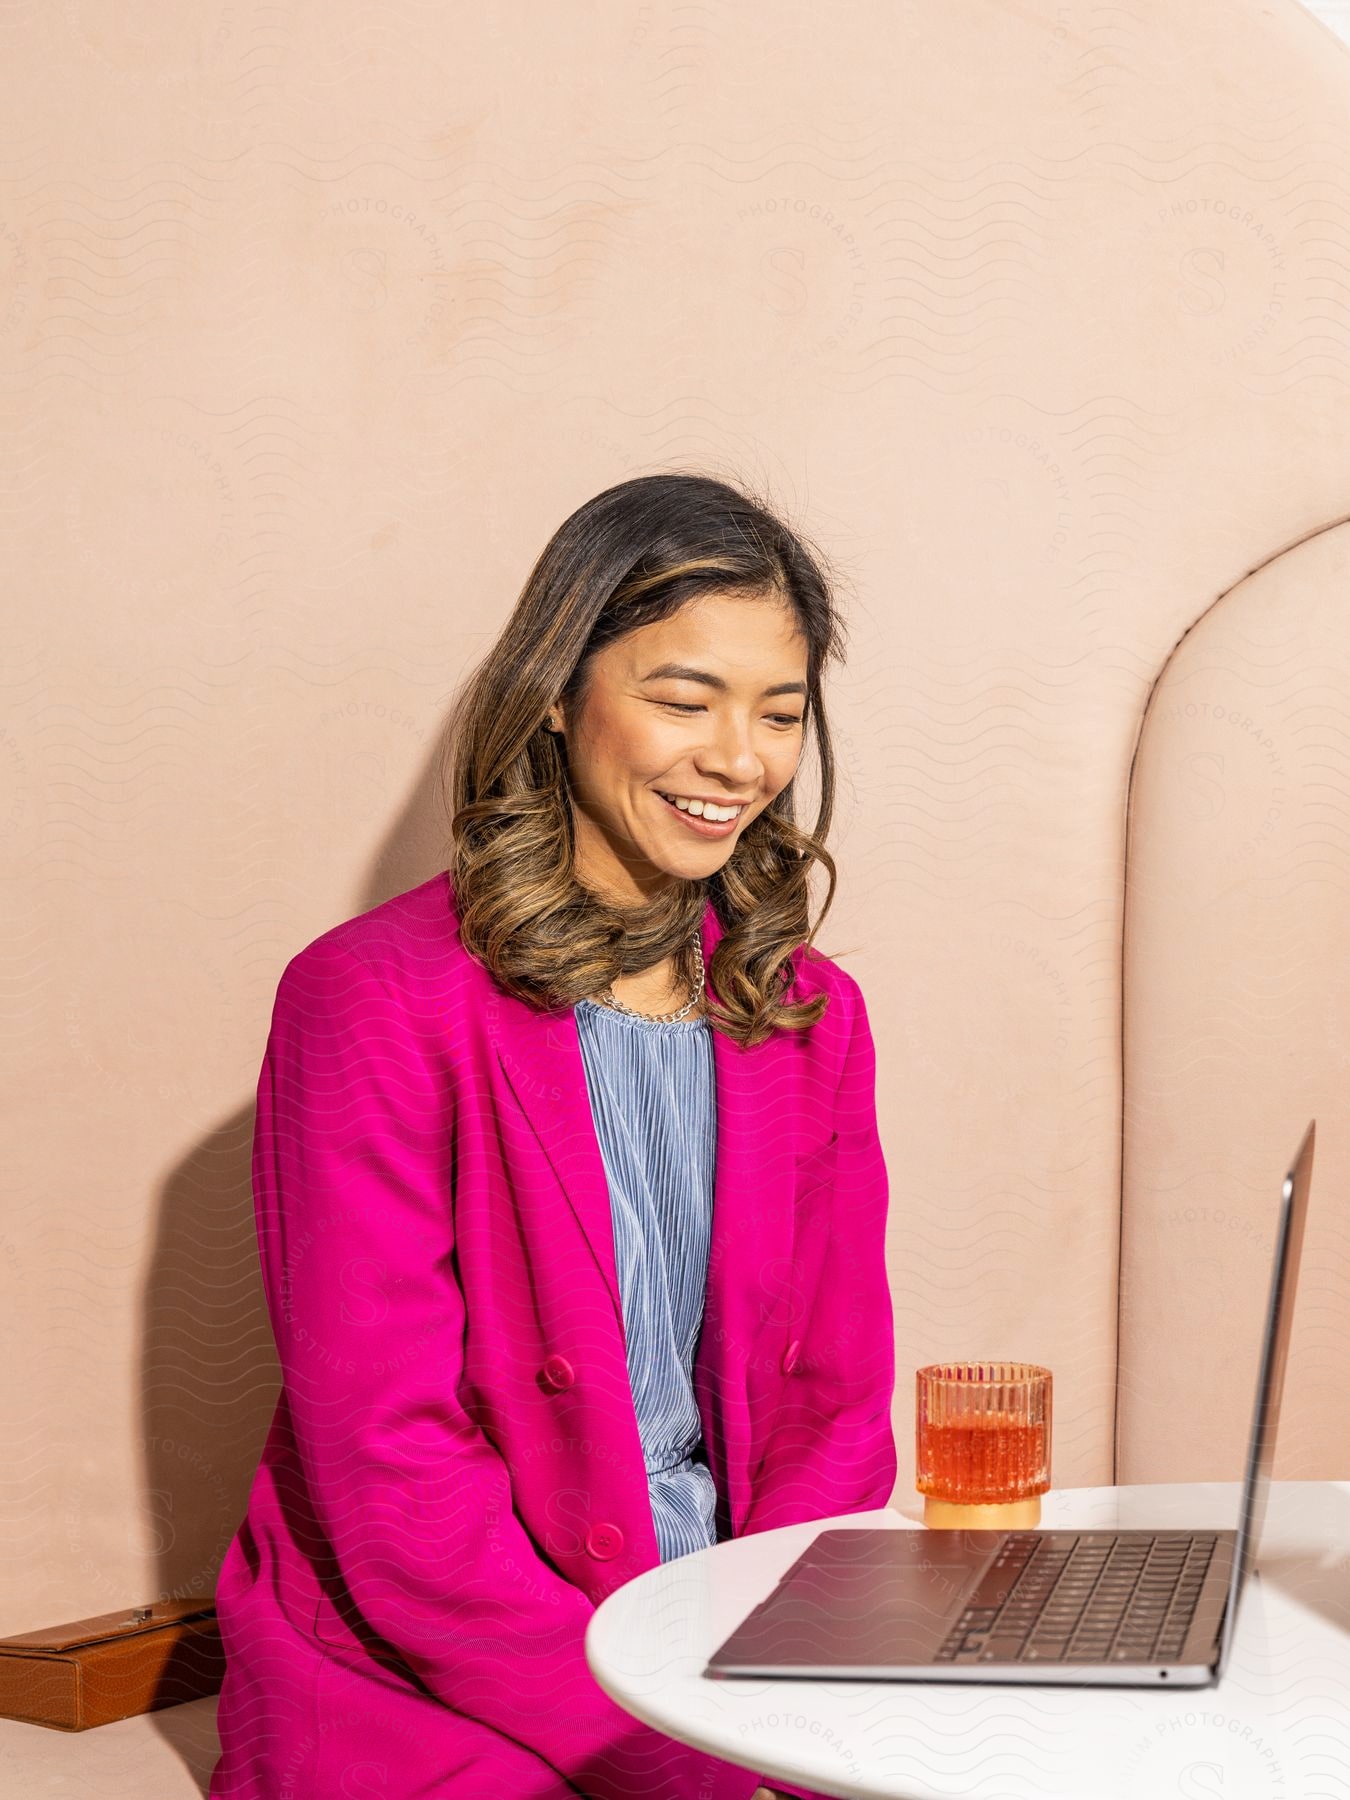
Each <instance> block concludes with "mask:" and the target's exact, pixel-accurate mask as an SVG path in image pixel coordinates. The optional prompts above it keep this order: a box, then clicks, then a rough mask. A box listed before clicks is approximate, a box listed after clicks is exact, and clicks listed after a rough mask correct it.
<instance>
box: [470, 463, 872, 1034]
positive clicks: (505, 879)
mask: <svg viewBox="0 0 1350 1800" xmlns="http://www.w3.org/2000/svg"><path fill="white" fill-rule="evenodd" d="M827 566H828V565H827V563H826V561H825V558H824V556H823V555H822V553H821V552H820V551H819V550H818V549H816V548H815V547H814V546H808V543H807V541H806V540H805V539H804V538H803V537H802V535H801V534H800V533H799V532H797V531H795V530H793V529H791V528H789V526H788V525H787V524H786V523H784V521H783V520H782V519H781V518H779V517H778V516H777V515H776V514H775V513H774V512H773V511H772V510H771V509H770V507H769V506H768V505H767V504H765V503H764V502H763V501H761V500H759V499H757V498H756V497H754V496H753V495H752V494H750V493H749V492H747V491H742V490H741V489H739V488H737V487H735V486H732V485H731V484H730V483H728V482H726V481H721V480H717V479H715V478H713V477H711V476H707V475H701V474H682V473H665V474H656V475H643V476H639V477H636V478H635V479H633V480H631V481H624V482H620V483H619V484H618V485H617V486H615V487H610V488H606V489H605V491H604V492H603V493H600V494H597V495H596V496H595V498H594V499H592V500H588V501H586V503H585V504H584V505H582V506H580V507H578V508H577V510H576V511H575V512H574V513H572V515H571V516H570V517H569V518H568V519H566V520H565V521H564V522H563V524H562V525H560V526H559V528H558V530H557V531H556V532H555V533H554V534H553V536H552V538H550V540H549V542H548V543H547V544H546V545H545V547H544V549H543V551H542V552H541V554H540V556H539V558H538V560H537V561H536V562H535V565H534V567H533V568H532V569H531V571H530V573H529V576H528V578H527V579H526V582H525V585H524V588H523V589H522V590H521V593H520V596H519V598H518V599H517V601H516V604H515V607H514V610H513V611H512V613H511V616H510V618H509V619H508V620H507V622H506V625H505V627H504V628H503V630H502V632H501V634H500V635H499V637H498V638H497V640H496V642H495V644H494V645H493V646H492V648H491V649H490V650H489V651H488V653H487V655H486V656H485V657H484V658H483V659H482V660H481V661H480V662H479V663H478V664H477V666H476V667H475V668H474V669H473V670H472V671H471V673H470V674H469V676H468V678H467V680H466V682H465V683H464V686H463V687H462V688H461V690H460V694H459V697H458V699H457V702H456V706H455V709H454V712H453V715H452V718H451V722H450V726H449V729H448V735H447V740H446V745H445V770H444V775H443V779H444V780H445V782H446V785H447V789H448V795H449V811H450V832H451V838H452V842H453V847H452V851H451V861H450V870H449V874H450V879H451V882H452V884H453V887H454V893H455V904H456V910H457V911H458V913H459V917H460V927H459V929H460V939H461V942H462V943H463V944H464V947H465V948H466V949H467V950H468V951H469V952H470V954H471V955H473V956H475V957H477V958H478V960H479V961H480V962H482V963H483V964H484V965H485V966H486V967H487V968H488V969H489V970H490V971H491V973H492V975H493V976H494V977H495V979H496V980H497V982H498V983H499V985H500V986H501V987H502V988H503V989H505V990H506V991H507V992H508V993H511V994H513V995H515V996H516V998H518V999H521V1000H524V1001H526V1002H528V1003H529V1004H531V1005H533V1006H536V1007H542V1008H546V1009H549V1010H553V1009H556V1008H566V1007H570V1006H571V1005H573V1004H574V1003H575V1002H576V1001H577V1000H579V999H583V998H586V997H593V996H595V995H597V994H599V993H601V992H602V991H603V990H604V989H605V987H606V986H607V985H608V984H609V983H610V982H611V981H613V980H614V979H615V978H616V977H618V976H619V975H623V974H634V973H637V972H638V971H640V970H642V969H647V968H650V967H652V966H653V965H654V964H655V963H659V962H660V961H662V960H663V958H664V957H666V956H667V955H673V956H674V957H675V967H676V970H677V972H678V974H679V975H680V976H681V977H682V978H684V979H686V980H687V981H689V982H690V983H691V984H692V982H693V980H694V978H695V975H696V965H695V963H694V959H693V954H692V949H691V940H692V938H693V937H694V935H695V933H696V932H697V930H698V927H699V923H700V921H701V920H702V917H703V911H704V907H705V905H706V903H707V902H708V901H709V900H711V901H712V903H713V906H714V909H715V911H716V914H717V918H718V920H719V922H720V924H721V926H722V929H723V933H724V935H723V936H722V937H721V939H720V940H719V942H718V945H717V949H716V952H715V954H714V956H713V959H712V962H711V964H710V966H709V969H708V979H709V983H710V988H715V990H716V993H715V995H714V993H713V992H711V991H710V992H709V993H708V995H707V997H706V1008H707V1016H708V1019H709V1023H710V1024H711V1025H712V1027H713V1028H714V1029H717V1030H721V1031H723V1032H725V1033H727V1034H728V1035H729V1036H732V1037H734V1038H736V1039H738V1040H739V1041H740V1042H742V1043H744V1044H755V1043H759V1042H761V1041H762V1040H763V1039H765V1038H767V1037H768V1036H769V1035H770V1033H771V1032H772V1031H774V1030H786V1031H800V1030H804V1029H805V1028H806V1027H807V1026H809V1025H813V1024H814V1023H815V1022H816V1020H817V1019H818V1018H819V1017H820V1016H821V1014H822V1013H823V1012H824V1011H825V1008H826V1006H827V1004H828V998H827V996H826V995H824V994H817V995H815V996H814V997H813V998H811V999H810V1000H807V1001H804V1002H799V1003H797V1004H789V1003H788V1002H787V1001H786V1000H785V998H784V996H785V992H786V990H787V988H788V986H789V985H790V982H791V978H792V970H791V968H790V966H789V958H790V957H791V956H792V954H793V952H794V951H796V950H797V949H798V948H799V947H801V946H806V951H805V954H807V955H809V954H811V951H810V946H811V943H812V940H813V939H814V937H815V934H816V932H817V930H818V929H819V927H820V924H821V923H822V922H823V920H824V918H825V915H826V913H827V912H828V911H829V908H830V904H831V902H832V900H833V898H834V889H835V865H834V861H833V859H832V858H831V856H830V853H829V851H828V850H827V849H826V847H825V842H824V839H825V835H826V833H827V832H828V830H829V826H830V819H831V815H832V812H833V807H834V768H835V763H834V752H833V747H832V745H831V741H830V733H829V727H828V723H827V721H826V717H825V710H824V706H823V704H822V700H821V674H822V671H823V669H824V666H825V665H826V663H827V662H828V661H829V660H830V659H831V658H840V659H842V654H843V644H844V630H843V624H842V620H841V619H840V616H839V614H838V612H837V610H836V606H835V602H834V598H833V592H832V582H833V578H832V577H830V576H827V573H826V569H827ZM713 593H717V594H732V593H737V594H746V595H751V596H757V597H763V598H764V599H766V600H770V601H778V602H780V603H786V604H787V605H788V606H789V607H790V608H791V609H792V611H793V613H794V614H795V615H796V619H797V622H798V628H799V630H800V631H801V633H802V636H803V637H804V638H805V640H806V645H807V690H808V694H807V705H806V713H805V725H804V731H805V738H804V745H805V744H806V743H813V744H814V746H815V752H816V756H817V758H818V761H819V774H820V804H819V809H818V811H817V814H816V818H815V821H814V823H813V825H812V826H811V827H810V829H809V830H806V829H803V828H802V827H801V826H799V825H798V824H797V821H796V818H795V816H794V811H795V809H794V799H793V794H794V789H795V788H796V785H797V780H796V777H794V778H793V780H792V781H791V782H789V783H788V785H787V787H785V788H784V789H783V791H782V792H781V793H780V794H777V795H776V796H775V797H774V799H773V800H772V801H771V802H770V804H769V805H768V806H767V807H766V808H765V809H764V811H763V812H761V813H760V814H759V815H758V817H756V818H755V819H753V820H751V822H750V824H749V825H747V826H746V828H745V830H744V832H743V833H742V834H741V836H740V837H739V838H738V840H737V841H736V847H735V849H734V851H733V852H732V854H731V856H730V857H729V858H728V860H727V861H726V863H724V864H723V866H722V867H721V868H720V869H718V870H717V871H715V873H713V874H712V875H710V876H708V877H707V878H706V879H703V880H694V881H672V883H671V884H670V886H669V887H668V888H667V889H665V890H664V891H663V892H662V893H661V894H660V895H659V896H657V897H656V898H654V899H652V900H651V901H650V902H649V903H647V904H646V905H644V906H643V907H641V908H640V909H632V908H625V907H620V906H615V905H613V904H611V903H609V902H608V901H606V900H604V899H603V898H601V897H599V896H598V895H596V894H594V893H593V892H591V891H590V890H589V889H587V888H585V887H584V886H582V884H581V883H580V882H579V881H578V879H577V877H576V874H575V872H574V868H573V820H572V806H571V800H570V797H569V789H568V775H567V757H566V746H565V741H564V739H563V738H562V737H561V736H560V735H556V734H555V733H553V732H551V731H549V730H548V729H547V725H546V718H547V713H548V709H549V707H550V706H552V705H553V704H554V703H555V702H556V701H559V700H561V701H562V702H563V704H564V706H565V707H566V708H567V713H568V717H569V718H572V717H574V716H576V713H577V712H578V711H579V710H580V709H581V707H582V705H583V704H584V700H585V695H586V689H587V683H588V679H589V674H590V665H591V662H592V659H593V658H594V657H595V656H596V654H597V653H598V652H599V651H600V650H602V649H604V647H605V646H606V645H607V644H610V643H612V642H613V641H614V640H615V639H616V638H618V637H621V636H623V635H625V634H626V633H628V632H630V631H633V630H636V629H637V628H639V627H640V626H643V625H649V624H653V623H655V622H656V621H658V620H661V619H665V618H668V617H669V616H670V615H671V614H672V613H675V612H677V611H678V610H679V609H680V607H682V606H684V605H685V604H686V603H687V602H689V601H691V600H694V599H697V598H699V597H701V596H703V595H707V594H713ZM801 767H802V765H801V764H799V765H798V775H800V773H801ZM815 862H819V863H821V864H822V865H823V867H824V869H825V871H826V874H827V877H828V881H829V887H828V890H827V893H826V896H825V901H824V904H823V906H822V907H821V910H820V917H819V918H818V919H817V920H816V922H815V924H814V925H813V924H811V923H810V920H809V917H808V912H809V900H810V896H809V893H808V888H807V876H808V872H809V870H810V868H811V866H812V864H813V863H815Z"/></svg>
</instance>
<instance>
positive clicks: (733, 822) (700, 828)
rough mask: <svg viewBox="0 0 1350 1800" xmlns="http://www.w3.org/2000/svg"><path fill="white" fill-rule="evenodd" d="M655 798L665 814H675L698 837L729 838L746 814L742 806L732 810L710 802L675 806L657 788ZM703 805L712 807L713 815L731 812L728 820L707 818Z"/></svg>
mask: <svg viewBox="0 0 1350 1800" xmlns="http://www.w3.org/2000/svg"><path fill="white" fill-rule="evenodd" d="M656 797H657V799H658V800H659V801H660V802H661V804H662V806H663V807H664V808H665V810H666V811H667V812H673V813H675V814H676V815H677V817H679V818H680V819H682V820H683V821H684V823H685V824H686V825H687V826H688V827H689V829H690V830H691V831H695V832H697V833H698V835H699V836H700V837H706V838H721V837H730V836H731V834H732V832H733V831H735V829H736V827H737V826H738V825H739V824H740V822H741V820H742V818H743V817H744V815H745V812H746V808H745V807H744V806H737V807H735V808H734V809H732V808H727V807H718V806H715V805H714V803H712V802H704V801H700V800H693V801H685V803H684V805H683V806H677V805H676V804H675V801H674V799H672V797H671V796H670V795H669V794H667V793H663V792H662V791H661V790H660V789H659V788H658V789H657V790H656ZM705 805H710V806H713V810H714V812H715V813H724V812H726V811H731V817H730V818H729V819H727V818H721V817H714V818H708V817H707V816H706V814H705V812H704V807H705ZM694 807H698V809H699V810H698V812H695V811H694V810H693V809H694Z"/></svg>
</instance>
